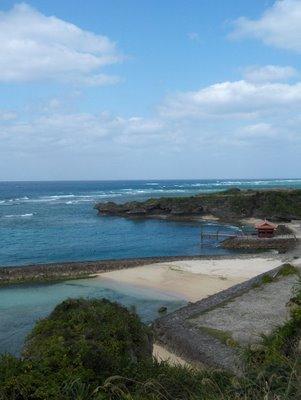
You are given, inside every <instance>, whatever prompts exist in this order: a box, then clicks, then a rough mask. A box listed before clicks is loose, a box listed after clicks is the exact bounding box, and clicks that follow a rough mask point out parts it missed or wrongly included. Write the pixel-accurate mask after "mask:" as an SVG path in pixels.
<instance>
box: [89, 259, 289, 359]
mask: <svg viewBox="0 0 301 400" xmlns="http://www.w3.org/2000/svg"><path fill="white" fill-rule="evenodd" d="M281 264H282V260H281V258H280V257H273V256H271V257H258V256H247V257H240V258H237V257H236V258H234V257H233V258H221V259H214V258H212V259H198V260H179V261H173V262H163V263H156V264H149V265H144V266H140V267H135V268H129V269H124V270H119V271H111V272H104V273H100V274H98V275H97V277H96V278H95V279H101V280H103V281H105V280H107V281H111V282H112V281H113V282H118V283H122V284H126V285H130V286H132V287H133V286H134V287H136V288H148V289H151V290H153V291H154V295H156V293H158V292H163V293H165V294H170V295H173V296H179V297H181V298H184V299H186V300H187V301H191V302H194V301H197V300H201V299H203V298H205V297H207V296H209V295H212V294H215V293H217V292H219V291H221V290H224V289H227V288H229V287H231V286H233V285H235V284H238V283H241V282H243V281H246V280H247V279H250V278H252V277H253V276H256V275H258V274H260V273H263V272H266V271H268V270H270V269H273V268H276V267H277V266H279V265H281ZM153 354H154V357H155V358H156V359H157V360H159V361H161V360H165V361H168V362H169V363H170V364H173V365H175V364H180V365H185V364H186V362H185V361H184V360H183V359H182V358H181V357H179V356H178V355H175V354H173V353H171V352H170V351H168V350H167V349H165V348H164V347H162V346H161V345H159V344H157V343H155V344H154V349H153Z"/></svg>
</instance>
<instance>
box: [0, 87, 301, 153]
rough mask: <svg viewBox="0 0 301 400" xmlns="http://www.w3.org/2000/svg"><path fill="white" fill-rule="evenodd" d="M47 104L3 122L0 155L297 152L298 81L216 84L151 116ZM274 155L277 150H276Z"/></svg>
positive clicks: (300, 138)
mask: <svg viewBox="0 0 301 400" xmlns="http://www.w3.org/2000/svg"><path fill="white" fill-rule="evenodd" d="M62 103H64V101H62V99H59V98H53V99H50V100H49V101H48V102H47V103H45V105H44V106H43V107H42V108H40V109H39V110H36V111H33V112H32V113H31V115H30V118H28V119H27V120H25V119H22V117H21V116H20V115H21V114H20V113H19V115H16V114H14V113H11V112H10V113H11V114H10V115H11V117H10V118H8V117H5V118H4V117H3V118H1V114H0V143H1V146H0V152H1V155H5V154H6V155H7V154H13V153H16V152H18V151H19V152H20V151H21V152H22V153H23V154H25V153H26V154H39V156H41V155H42V154H51V153H52V152H58V151H59V152H63V153H64V152H65V154H68V153H70V152H71V153H72V154H73V153H75V154H81V155H82V156H84V155H86V157H87V159H89V156H87V155H89V154H100V153H101V154H104V153H106V155H107V157H109V155H114V154H116V152H117V153H118V152H119V154H124V155H125V154H126V155H127V157H130V154H132V152H134V151H142V152H143V153H152V154H151V155H150V157H151V158H152V157H153V152H154V151H155V152H156V154H157V153H159V152H160V153H162V154H165V155H168V154H170V153H172V152H177V151H180V152H184V153H185V152H186V153H187V152H196V151H197V150H200V151H202V152H204V151H205V152H211V151H215V149H216V148H219V149H222V150H225V149H228V151H230V149H231V148H234V149H235V151H236V150H239V151H241V149H248V148H251V147H255V148H257V149H258V148H260V149H262V148H265V146H268V147H269V149H271V148H273V147H274V148H275V149H276V147H277V146H278V151H279V149H280V148H281V151H282V150H283V149H285V148H287V147H288V146H291V148H292V149H293V151H296V149H297V148H298V146H299V147H300V146H301V131H300V126H301V121H300V115H301V112H300V111H301V82H294V83H279V82H249V81H246V80H240V81H234V82H221V83H216V84H214V85H210V86H207V87H204V88H201V89H199V90H196V91H191V92H181V93H175V94H172V95H170V96H169V97H168V98H167V99H166V100H165V101H163V102H162V103H161V105H160V107H159V108H158V112H155V113H154V115H152V116H151V117H141V116H137V115H132V116H130V117H127V118H125V117H123V116H118V115H112V114H110V113H108V112H100V113H95V114H93V113H81V112H74V111H72V112H71V111H70V109H68V107H66V108H63V107H61V104H62ZM275 151H276V150H275Z"/></svg>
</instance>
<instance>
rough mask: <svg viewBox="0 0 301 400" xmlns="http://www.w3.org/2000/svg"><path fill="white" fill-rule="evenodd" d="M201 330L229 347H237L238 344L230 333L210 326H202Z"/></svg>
mask: <svg viewBox="0 0 301 400" xmlns="http://www.w3.org/2000/svg"><path fill="white" fill-rule="evenodd" d="M200 330H202V331H203V332H205V333H208V334H209V335H211V336H213V337H215V338H216V339H218V340H219V341H221V342H222V343H224V344H225V345H227V346H229V347H237V346H238V343H237V342H236V341H235V340H234V339H233V338H232V335H231V333H230V332H228V331H223V330H221V329H216V328H211V327H208V326H201V327H200Z"/></svg>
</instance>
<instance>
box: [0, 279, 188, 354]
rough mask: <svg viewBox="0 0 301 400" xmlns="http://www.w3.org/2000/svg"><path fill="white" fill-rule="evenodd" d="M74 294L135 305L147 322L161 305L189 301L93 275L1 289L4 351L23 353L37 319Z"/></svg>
mask: <svg viewBox="0 0 301 400" xmlns="http://www.w3.org/2000/svg"><path fill="white" fill-rule="evenodd" d="M71 297H87V298H93V297H94V298H102V297H105V298H107V299H109V300H111V301H117V302H119V303H121V304H123V305H124V306H126V307H128V308H132V307H135V310H136V312H137V313H138V314H139V316H140V317H141V319H142V320H143V321H144V322H145V323H149V322H151V321H153V320H154V319H155V318H157V317H158V316H159V314H158V308H159V307H161V306H166V307H167V308H168V311H174V310H176V309H177V308H179V307H181V306H183V305H185V304H186V301H184V300H182V299H180V298H176V297H173V296H171V295H166V294H164V293H160V292H154V291H151V290H149V289H141V288H136V287H131V286H127V285H119V284H117V283H114V282H108V281H101V280H99V279H93V278H91V279H81V280H75V281H66V282H60V283H55V284H39V285H38V284H36V285H24V286H23V285H20V286H12V287H6V288H1V289H0V353H5V352H10V353H13V354H16V355H18V354H20V351H21V349H22V345H23V342H24V339H25V337H26V335H27V334H28V333H29V332H30V331H31V329H32V327H33V326H34V324H35V322H36V321H37V320H38V319H40V318H43V317H45V316H47V315H48V314H49V313H50V312H51V311H52V310H53V308H54V307H55V305H56V304H58V303H60V302H61V301H63V300H65V299H66V298H71Z"/></svg>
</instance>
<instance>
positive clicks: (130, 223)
mask: <svg viewBox="0 0 301 400" xmlns="http://www.w3.org/2000/svg"><path fill="white" fill-rule="evenodd" d="M233 186H236V187H240V188H264V187H270V188H272V187H296V188H301V180H257V181H255V180H253V181H250V180H248V181H247V180H241V181H231V180H224V181H217V180H207V181H158V182H157V181H122V182H0V244H1V245H0V265H5V266H14V265H26V264H31V263H38V262H54V261H71V260H73V261H78V260H93V259H94V260H95V259H109V258H129V257H146V256H167V255H194V254H204V255H209V254H225V253H227V251H226V250H223V249H221V248H219V247H218V243H217V242H214V241H210V243H207V245H205V246H201V245H200V236H199V235H200V225H201V224H200V223H189V222H172V221H159V220H158V221H156V220H130V219H124V218H111V217H99V216H97V213H96V211H95V210H94V209H93V205H94V204H95V203H96V202H98V201H109V200H113V201H117V202H124V201H129V200H144V199H146V198H148V197H159V196H175V195H178V196H187V195H191V194H196V193H199V192H211V191H216V190H224V189H226V188H229V187H233ZM217 226H219V225H218V224H210V223H203V231H216V229H217ZM220 228H221V229H220V232H222V231H224V232H233V231H235V230H236V229H237V228H235V227H231V226H221V227H220ZM68 297H97V298H101V297H105V298H108V299H110V300H113V301H118V302H120V303H122V304H124V305H125V306H127V307H131V306H135V307H136V310H137V312H138V314H139V315H140V316H141V318H142V320H143V321H145V322H150V321H152V320H153V319H154V318H156V317H157V316H158V313H157V310H158V308H159V307H160V306H162V305H166V306H167V307H168V310H169V311H172V310H175V309H176V308H178V307H180V306H182V305H183V304H185V301H184V300H182V299H177V298H174V297H171V296H167V295H166V296H164V295H163V294H160V293H157V292H154V291H150V290H138V289H137V288H135V287H129V286H120V285H117V284H114V285H113V284H112V283H108V282H104V281H101V280H93V279H88V280H78V281H72V282H71V281H70V282H64V283H57V284H48V285H32V286H15V287H9V288H2V289H0V353H3V352H11V353H14V354H18V353H19V352H20V349H21V347H22V344H23V341H24V338H25V336H26V335H27V334H28V333H29V331H30V330H31V328H32V326H33V325H34V323H35V321H36V320H38V319H39V318H42V317H45V316H46V315H48V314H49V312H50V311H51V310H52V309H53V308H54V306H55V305H56V304H58V303H59V302H61V301H62V300H64V299H66V298H68Z"/></svg>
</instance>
